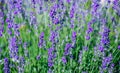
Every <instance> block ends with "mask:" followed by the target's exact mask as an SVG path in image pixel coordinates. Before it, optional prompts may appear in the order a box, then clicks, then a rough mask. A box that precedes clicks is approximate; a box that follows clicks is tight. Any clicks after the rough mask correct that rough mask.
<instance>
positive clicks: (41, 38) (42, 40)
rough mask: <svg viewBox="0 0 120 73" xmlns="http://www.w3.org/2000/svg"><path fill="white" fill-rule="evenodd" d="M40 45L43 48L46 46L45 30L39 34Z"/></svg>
mask: <svg viewBox="0 0 120 73" xmlns="http://www.w3.org/2000/svg"><path fill="white" fill-rule="evenodd" d="M38 46H39V48H42V47H43V46H44V32H42V33H41V34H40V36H39V43H38Z"/></svg>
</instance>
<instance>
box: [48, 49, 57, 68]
mask: <svg viewBox="0 0 120 73" xmlns="http://www.w3.org/2000/svg"><path fill="white" fill-rule="evenodd" d="M54 50H55V48H53V47H51V48H49V49H48V67H53V65H54V62H53V59H54V58H55V57H56V56H55V53H54Z"/></svg>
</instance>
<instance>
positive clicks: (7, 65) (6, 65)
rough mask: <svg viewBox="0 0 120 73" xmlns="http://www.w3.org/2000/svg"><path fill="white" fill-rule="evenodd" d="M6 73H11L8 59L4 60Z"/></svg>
mask: <svg viewBox="0 0 120 73" xmlns="http://www.w3.org/2000/svg"><path fill="white" fill-rule="evenodd" d="M4 73H10V68H9V61H8V58H5V59H4Z"/></svg>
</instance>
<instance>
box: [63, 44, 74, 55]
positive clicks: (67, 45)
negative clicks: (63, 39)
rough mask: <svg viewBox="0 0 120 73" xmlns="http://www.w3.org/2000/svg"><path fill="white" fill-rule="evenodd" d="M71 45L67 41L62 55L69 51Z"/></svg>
mask: <svg viewBox="0 0 120 73" xmlns="http://www.w3.org/2000/svg"><path fill="white" fill-rule="evenodd" d="M71 47H72V45H71V44H70V43H67V44H66V46H65V49H64V55H65V56H66V55H68V54H69V53H70V49H71Z"/></svg>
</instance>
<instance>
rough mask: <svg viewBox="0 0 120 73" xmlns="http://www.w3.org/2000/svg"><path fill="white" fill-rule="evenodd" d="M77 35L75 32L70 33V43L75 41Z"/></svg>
mask: <svg viewBox="0 0 120 73" xmlns="http://www.w3.org/2000/svg"><path fill="white" fill-rule="evenodd" d="M76 37H77V34H76V32H75V31H73V32H72V41H76Z"/></svg>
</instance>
